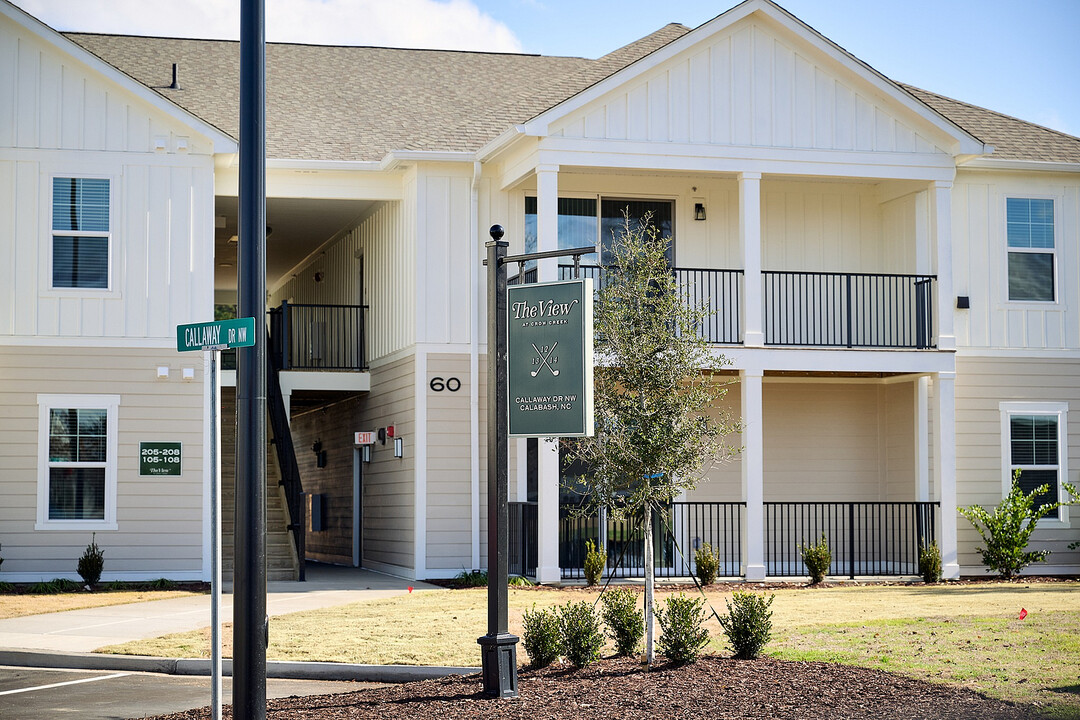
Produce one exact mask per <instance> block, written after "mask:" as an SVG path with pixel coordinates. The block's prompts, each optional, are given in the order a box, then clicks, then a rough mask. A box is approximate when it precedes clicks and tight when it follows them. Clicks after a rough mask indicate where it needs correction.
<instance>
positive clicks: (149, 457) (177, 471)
mask: <svg viewBox="0 0 1080 720" xmlns="http://www.w3.org/2000/svg"><path fill="white" fill-rule="evenodd" d="M182 457H183V446H182V444H181V443H178V442H141V443H139V475H144V476H145V475H154V476H157V475H166V476H173V477H177V476H179V475H181V469H182V467H183V461H182Z"/></svg>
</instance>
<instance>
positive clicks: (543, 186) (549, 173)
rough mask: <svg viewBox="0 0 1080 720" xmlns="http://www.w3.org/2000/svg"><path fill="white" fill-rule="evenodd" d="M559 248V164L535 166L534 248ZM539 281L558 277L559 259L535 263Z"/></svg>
mask: <svg viewBox="0 0 1080 720" xmlns="http://www.w3.org/2000/svg"><path fill="white" fill-rule="evenodd" d="M558 249H559V166H558V165H537V166H536V250H537V252H544V251H545V250H558ZM537 267H538V274H537V280H538V281H539V282H551V281H553V280H558V279H559V259H558V258H549V259H547V260H541V261H539V262H538V263H537Z"/></svg>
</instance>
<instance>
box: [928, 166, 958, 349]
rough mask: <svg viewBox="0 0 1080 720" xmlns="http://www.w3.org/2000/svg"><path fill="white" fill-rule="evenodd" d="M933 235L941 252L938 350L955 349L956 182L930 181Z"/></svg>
mask: <svg viewBox="0 0 1080 720" xmlns="http://www.w3.org/2000/svg"><path fill="white" fill-rule="evenodd" d="M930 234H931V238H932V239H933V242H934V252H935V253H936V255H937V290H938V302H937V311H938V312H937V315H938V317H937V328H938V342H937V346H938V350H955V349H956V333H955V331H954V330H953V303H955V302H956V297H955V295H954V294H953V262H952V183H951V182H941V181H939V180H935V181H934V182H933V183H931V184H930Z"/></svg>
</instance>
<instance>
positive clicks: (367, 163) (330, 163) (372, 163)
mask: <svg viewBox="0 0 1080 720" xmlns="http://www.w3.org/2000/svg"><path fill="white" fill-rule="evenodd" d="M239 159H240V158H239V156H237V158H236V162H237V164H238V163H239ZM266 169H267V170H277V169H281V170H335V171H344V172H381V171H382V170H383V167H382V163H381V162H379V161H378V160H307V159H299V160H298V159H294V158H266Z"/></svg>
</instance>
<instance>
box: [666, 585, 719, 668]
mask: <svg viewBox="0 0 1080 720" xmlns="http://www.w3.org/2000/svg"><path fill="white" fill-rule="evenodd" d="M704 605H705V600H704V598H688V597H686V596H685V595H683V594H682V593H679V594H678V595H668V597H667V599H666V600H665V601H664V607H663V608H657V610H656V620H657V621H658V622H659V623H660V630H661V634H660V640H659V641H658V643H657V644H658V645H659V646H660V653H661V654H662V655H665V656H666V657H667V659H668V660H670V661H671V662H673V663H675V664H676V665H685V664H686V663H692V662H694V661H695V660H697V659H698V656H699V655H700V654H701V651H702V650H704V649H705V646H706V645H708V644H709V631H708V630H706V629H705V628H704V627H702V625H704V624H705V610H704V609H703V606H704Z"/></svg>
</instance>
